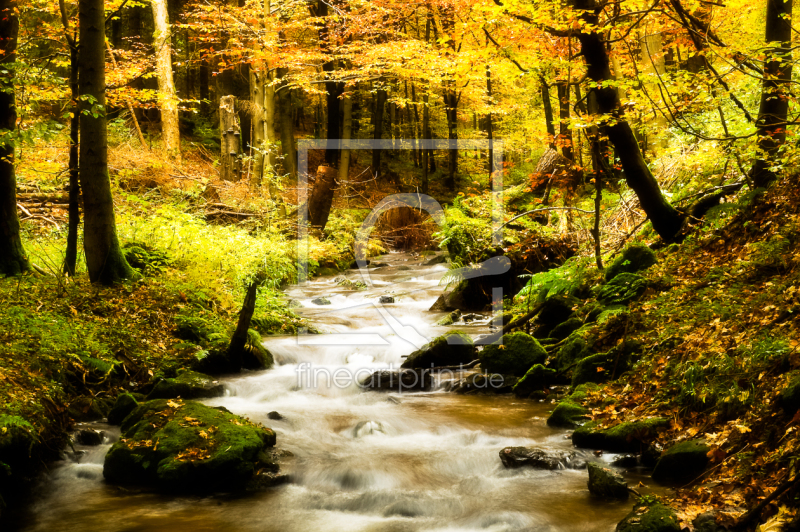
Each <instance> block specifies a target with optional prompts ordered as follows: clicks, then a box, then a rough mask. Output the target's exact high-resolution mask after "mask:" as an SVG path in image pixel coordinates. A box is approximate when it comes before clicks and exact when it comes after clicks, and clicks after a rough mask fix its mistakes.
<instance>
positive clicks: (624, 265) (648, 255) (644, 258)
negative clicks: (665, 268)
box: [605, 244, 658, 281]
mask: <svg viewBox="0 0 800 532" xmlns="http://www.w3.org/2000/svg"><path fill="white" fill-rule="evenodd" d="M656 262H658V261H657V259H656V254H655V253H653V250H652V249H650V248H649V247H647V246H645V245H644V244H632V245H630V246H628V247H627V248H625V250H624V251H623V252H622V253H620V254H619V256H618V257H617V258H616V259H614V262H612V263H611V264H610V265H609V266H608V267H607V268H606V272H605V278H606V281H610V280H611V279H613V278H614V277H616V276H617V275H619V274H621V273H636V272H640V271H642V270H646V269H647V268H649V267H650V266H652V265H653V264H655V263H656Z"/></svg>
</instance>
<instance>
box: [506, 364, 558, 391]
mask: <svg viewBox="0 0 800 532" xmlns="http://www.w3.org/2000/svg"><path fill="white" fill-rule="evenodd" d="M555 377H556V370H554V369H550V368H546V367H544V366H543V365H541V364H535V365H534V366H533V367H531V369H529V370H528V371H527V372H526V373H525V375H523V377H522V378H521V379H519V380H518V381H517V383H516V384H515V385H514V388H513V391H514V394H515V395H518V396H520V397H528V396H529V395H530V394H531V392H536V391H541V390H544V389H545V388H547V387H548V386H550V385H551V384H553V382H554V380H555Z"/></svg>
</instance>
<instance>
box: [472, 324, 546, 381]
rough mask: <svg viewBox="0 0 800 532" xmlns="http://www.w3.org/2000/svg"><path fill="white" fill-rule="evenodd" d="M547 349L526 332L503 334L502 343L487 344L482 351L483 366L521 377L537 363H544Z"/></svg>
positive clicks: (490, 369)
mask: <svg viewBox="0 0 800 532" xmlns="http://www.w3.org/2000/svg"><path fill="white" fill-rule="evenodd" d="M546 358H547V351H545V350H544V348H543V347H542V346H541V345H540V344H539V342H538V341H537V340H536V338H534V337H532V336H531V335H529V334H525V333H524V332H515V333H511V334H507V335H505V336H503V343H502V344H500V345H494V344H491V345H487V346H486V347H484V349H483V351H481V353H480V361H481V368H483V370H484V371H487V372H489V373H503V374H509V375H516V376H517V377H521V376H523V375H525V374H526V373H527V372H528V370H529V369H530V368H531V367H533V366H534V365H535V364H544V362H545V359H546Z"/></svg>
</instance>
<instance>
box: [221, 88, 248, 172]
mask: <svg viewBox="0 0 800 532" xmlns="http://www.w3.org/2000/svg"><path fill="white" fill-rule="evenodd" d="M219 130H220V133H221V135H222V141H221V145H222V153H221V156H220V159H219V163H220V172H219V173H220V177H222V179H223V181H239V180H240V179H241V178H242V159H241V152H242V132H241V128H240V126H239V117H238V115H237V114H236V96H223V97H222V98H220V99H219Z"/></svg>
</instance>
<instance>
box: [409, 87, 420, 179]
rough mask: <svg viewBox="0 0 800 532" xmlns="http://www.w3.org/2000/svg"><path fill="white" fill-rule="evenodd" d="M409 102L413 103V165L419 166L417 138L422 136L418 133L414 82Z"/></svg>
mask: <svg viewBox="0 0 800 532" xmlns="http://www.w3.org/2000/svg"><path fill="white" fill-rule="evenodd" d="M411 102H412V104H413V105H414V130H413V135H414V136H413V142H414V144H413V148H414V166H415V167H417V168H419V167H420V164H421V163H420V159H421V158H422V157H421V150H420V149H419V146H420V144H419V143H418V142H417V140H418V139H420V138H422V135H421V134H420V131H419V128H420V125H419V105H418V104H417V89H416V87H415V86H414V84H413V83H412V84H411Z"/></svg>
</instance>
